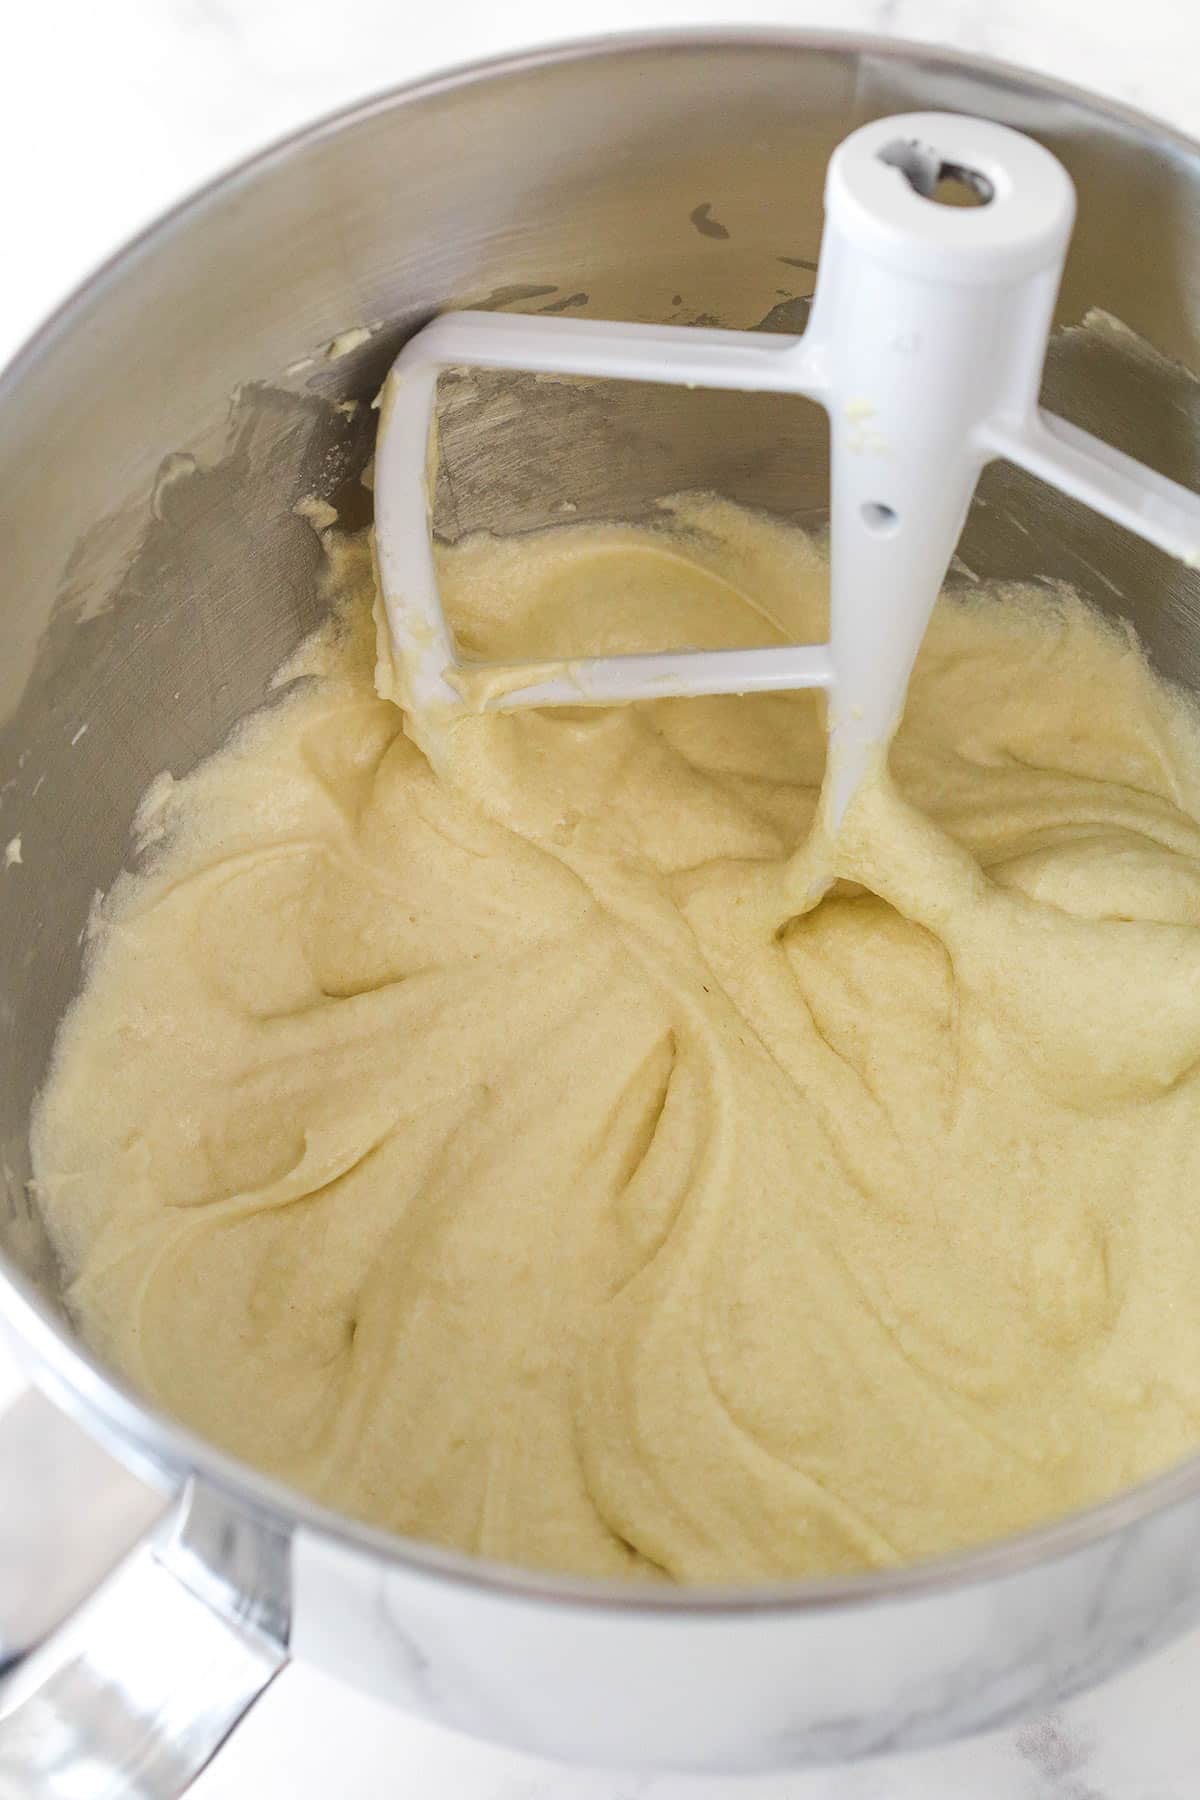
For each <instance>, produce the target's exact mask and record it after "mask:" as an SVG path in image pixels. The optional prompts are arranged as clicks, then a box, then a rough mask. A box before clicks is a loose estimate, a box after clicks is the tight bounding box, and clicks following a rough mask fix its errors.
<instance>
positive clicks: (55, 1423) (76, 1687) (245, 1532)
mask: <svg viewBox="0 0 1200 1800" xmlns="http://www.w3.org/2000/svg"><path fill="white" fill-rule="evenodd" d="M114 1564H115V1566H114ZM97 1583H98V1585H97ZM290 1609H291V1605H290V1543H289V1536H288V1533H287V1532H285V1531H283V1530H281V1529H280V1527H279V1526H278V1525H277V1524H275V1523H273V1522H271V1521H268V1520H266V1519H261V1518H256V1517H254V1516H252V1515H251V1514H249V1513H246V1512H244V1511H242V1510H241V1509H240V1508H237V1507H235V1506H233V1505H232V1504H231V1503H230V1502H229V1501H227V1500H225V1499H224V1498H223V1497H222V1496H221V1495H219V1494H218V1493H216V1492H215V1491H214V1490H213V1489H211V1488H209V1487H207V1486H205V1485H203V1484H201V1483H199V1482H197V1481H196V1480H194V1479H192V1480H189V1481H187V1482H186V1483H185V1484H184V1485H183V1487H182V1488H181V1489H179V1490H178V1491H177V1492H176V1493H175V1495H174V1496H173V1497H172V1498H169V1499H168V1498H164V1496H163V1495H162V1494H159V1493H156V1492H155V1491H154V1490H153V1489H152V1488H149V1487H147V1486H146V1484H145V1483H144V1482H142V1481H140V1480H139V1479H138V1478H137V1477H136V1476H135V1475H132V1474H130V1473H129V1472H128V1471H127V1470H126V1469H124V1468H123V1467H122V1466H121V1465H120V1464H119V1463H117V1462H115V1461H114V1460H113V1459H112V1458H111V1457H109V1456H108V1455H107V1454H106V1453H105V1452H104V1451H103V1450H101V1449H100V1448H99V1447H98V1446H97V1445H96V1444H95V1443H94V1442H93V1441H92V1440H91V1439H90V1438H89V1437H87V1436H86V1435H85V1434H84V1433H83V1432H82V1431H81V1430H80V1429H79V1428H78V1427H77V1426H75V1425H73V1424H72V1423H71V1422H70V1420H68V1419H67V1418H66V1417H65V1416H64V1415H63V1414H62V1413H60V1412H59V1411H58V1410H57V1409H56V1408H55V1407H54V1406H52V1405H51V1403H50V1402H49V1401H48V1400H46V1399H45V1398H43V1396H41V1395H40V1394H37V1393H32V1392H31V1393H28V1394H25V1395H24V1396H22V1398H21V1399H20V1400H18V1401H17V1403H16V1404H15V1405H14V1406H13V1407H11V1408H10V1409H9V1410H8V1411H7V1412H6V1413H4V1414H2V1415H0V1800H28V1797H29V1796H30V1795H33V1794H36V1795H38V1796H39V1800H59V1797H60V1796H61V1797H62V1800H66V1797H67V1796H70V1797H71V1800H118V1796H119V1797H120V1800H173V1797H174V1796H175V1795H178V1794H182V1793H184V1792H185V1790H186V1789H187V1788H188V1787H189V1786H190V1785H191V1783H192V1781H193V1779H194V1778H195V1777H196V1776H197V1775H198V1774H199V1773H200V1771H201V1769H203V1768H204V1766H205V1764H206V1763H207V1762H208V1761H209V1759H210V1758H211V1756H212V1755H213V1753H214V1752H215V1751H216V1750H217V1749H219V1747H220V1745H221V1744H222V1743H223V1742H224V1740H225V1738H226V1737H227V1736H228V1735H229V1733H230V1732H231V1731H232V1730H233V1728H234V1726H235V1725H236V1724H237V1723H238V1721H239V1720H240V1719H241V1718H242V1717H243V1715H244V1714H245V1713H246V1712H247V1711H248V1710H249V1708H250V1707H251V1706H252V1705H253V1704H254V1702H255V1700H257V1699H258V1697H259V1695H260V1694H261V1693H262V1692H263V1691H264V1689H265V1688H266V1687H267V1686H268V1685H269V1684H270V1682H271V1681H272V1680H273V1679H274V1677H275V1676H276V1675H277V1674H278V1673H279V1670H280V1669H281V1668H282V1667H283V1666H284V1664H285V1663H286V1662H287V1660H288V1648H287V1645H288V1632H289V1615H290ZM60 1621H61V1622H60Z"/></svg>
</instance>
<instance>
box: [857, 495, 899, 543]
mask: <svg viewBox="0 0 1200 1800" xmlns="http://www.w3.org/2000/svg"><path fill="white" fill-rule="evenodd" d="M862 521H863V524H864V525H865V526H866V527H867V529H868V530H869V531H875V532H878V533H879V534H880V536H883V535H884V534H885V533H887V532H889V531H895V529H896V527H897V525H899V523H900V514H899V513H898V512H897V511H896V509H895V507H894V506H888V505H886V504H885V502H884V501H882V500H866V501H864V502H863V508H862Z"/></svg>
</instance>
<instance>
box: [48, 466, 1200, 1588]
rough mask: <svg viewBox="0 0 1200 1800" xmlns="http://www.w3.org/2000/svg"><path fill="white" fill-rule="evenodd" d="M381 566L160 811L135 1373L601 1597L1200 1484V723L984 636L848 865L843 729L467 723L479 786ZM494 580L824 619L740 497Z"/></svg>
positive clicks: (72, 1062) (593, 535) (118, 1005)
mask: <svg viewBox="0 0 1200 1800" xmlns="http://www.w3.org/2000/svg"><path fill="white" fill-rule="evenodd" d="M331 551H332V552H333V557H334V560H333V579H334V580H335V582H336V584H337V586H338V589H339V592H340V594H341V603H340V613H339V617H340V620H341V623H340V625H338V627H337V628H335V629H330V630H329V631H327V632H326V633H325V634H324V635H322V636H320V637H318V638H317V639H316V640H315V641H314V642H312V643H311V644H310V645H308V646H307V647H306V648H305V650H304V651H303V652H302V653H301V654H300V656H299V657H298V659H297V660H296V662H295V664H294V665H293V666H292V667H291V668H290V669H289V670H288V671H287V674H288V676H290V677H293V678H297V679H296V685H295V686H294V688H292V689H291V690H290V691H289V693H288V696H287V697H286V698H285V699H284V700H283V701H282V702H281V703H280V704H279V705H277V706H276V707H275V708H274V709H272V710H271V711H270V712H268V713H267V714H265V715H263V716H261V717H259V718H257V719H255V720H252V721H251V722H250V723H249V725H248V726H246V727H245V728H244V729H243V731H242V733H241V734H240V736H239V737H238V739H237V740H236V741H235V743H234V744H233V745H232V746H231V747H230V748H229V749H228V750H226V751H225V752H224V753H223V754H222V755H221V756H220V757H218V758H217V759H216V760H214V761H213V762H211V763H210V764H208V765H207V766H206V767H203V768H201V769H200V770H199V771H197V772H196V773H195V774H193V775H191V776H190V777H188V779H187V780H185V781H181V782H178V783H175V784H172V783H170V781H169V780H162V781H160V782H159V783H158V784H156V786H155V788H154V789H153V790H152V791H151V794H150V795H149V796H148V797H147V801H146V803H145V805H144V807H143V811H142V817H141V820H140V830H141V835H142V839H143V842H144V843H145V844H148V845H150V846H151V847H152V848H151V854H150V863H149V868H148V871H146V872H143V873H142V874H140V875H139V876H138V877H136V878H133V879H126V880H124V881H123V882H122V883H121V884H120V885H119V886H118V887H117V889H116V890H115V891H114V893H113V894H112V895H111V896H110V897H109V899H108V900H107V902H106V903H105V905H104V906H103V908H102V910H101V913H100V916H99V920H98V925H97V930H96V934H95V937H94V941H93V944H92V954H91V963H90V970H89V974H88V979H87V983H86V986H85V989H84V991H83V994H82V996H81V998H80V1000H79V1001H78V1003H77V1004H76V1006H75V1008H74V1010H73V1012H72V1013H71V1014H70V1016H69V1017H68V1019H67V1020H66V1022H65V1024H64V1026H63V1028H62V1032H61V1035H60V1040H59V1048H58V1057H57V1063H56V1067H55V1070H54V1073H53V1075H52V1078H51V1080H50V1082H49V1085H48V1087H47V1089H46V1092H45V1094H44V1096H43V1100H42V1103H41V1106H40V1111H39V1116H38V1118H37V1121H36V1141H35V1153H36V1171H37V1179H38V1183H39V1186H40V1191H41V1196H42V1200H43V1203H44V1207H45V1211H46V1214H47V1217H48V1219H49V1222H50V1225H51V1227H52V1230H53V1233H54V1235H55V1238H56V1240H57V1243H58V1244H59V1246H60V1248H61V1251H62V1254H63V1257H64V1259H65V1263H66V1266H67V1270H68V1273H69V1275H70V1277H71V1280H72V1286H71V1289H70V1296H71V1304H72V1306H73V1307H74V1309H75V1312H76V1314H77V1316H78V1318H79V1321H80V1323H81V1325H82V1327H83V1329H84V1331H85V1332H86V1334H87V1336H88V1338H89V1339H90V1340H91V1341H92V1342H93V1343H94V1344H95V1345H96V1346H98V1348H99V1349H100V1350H101V1351H102V1352H104V1353H105V1354H106V1355H108V1356H109V1357H111V1358H112V1359H113V1361H115V1363H116V1364H117V1365H118V1366H119V1367H120V1368H121V1369H123V1370H125V1371H126V1372H127V1373H128V1375H129V1376H130V1377H131V1378H132V1379H133V1380H134V1381H135V1382H136V1383H137V1384H138V1385H139V1386H140V1387H141V1388H143V1389H145V1390H146V1391H147V1392H149V1393H150V1394H152V1395H153V1396H154V1397H155V1398H156V1399H157V1400H159V1401H160V1402H161V1403H162V1404H163V1405H164V1406H165V1407H167V1408H169V1409H170V1410H171V1411H172V1412H175V1413H177V1414H179V1415H180V1416H181V1417H182V1418H184V1419H186V1420H187V1421H188V1422H189V1423H190V1424H192V1425H193V1426H195V1427H197V1428H198V1429H199V1430H200V1431H202V1432H204V1433H205V1434H207V1435H208V1436H209V1437H211V1438H213V1439H215V1440H217V1441H218V1442H219V1443H221V1444H223V1445H225V1446H227V1447H228V1448H229V1449H231V1450H233V1451H235V1452H236V1453H238V1454H239V1455H241V1456H243V1457H245V1458H246V1459H248V1460H249V1461H251V1462H253V1463H257V1464H260V1465H262V1466H263V1467H265V1468H267V1469H269V1470H271V1471H272V1472H274V1473H275V1474H276V1475H279V1476H283V1477H286V1478H287V1479H289V1480H291V1481H294V1482H296V1483H298V1484H299V1485H301V1486H302V1487H304V1488H307V1489H309V1490H310V1491H311V1492H313V1493H314V1494H316V1495H318V1496H319V1497H321V1498H322V1499H323V1500H325V1501H327V1502H329V1503H331V1504H332V1505H335V1506H338V1507H341V1508H344V1509H346V1510H348V1511H349V1512H351V1513H354V1514H357V1515H361V1516H363V1517H365V1518H369V1519H372V1520H375V1521H377V1522H379V1523H381V1524H385V1525H389V1526H393V1527H395V1528H397V1529H398V1530H401V1531H404V1532H408V1533H412V1534H414V1535H416V1536H419V1537H424V1538H431V1539H434V1540H436V1541H438V1542H440V1543H444V1544H453V1545H458V1546H461V1547H463V1548H466V1549H469V1550H473V1551H480V1552H483V1553H485V1554H487V1555H489V1556H494V1557H501V1558H506V1559H510V1560H512V1561H515V1562H519V1563H525V1564H532V1565H538V1566H543V1567H549V1568H553V1569H571V1570H578V1571H584V1572H588V1573H594V1574H607V1575H616V1576H621V1575H624V1576H646V1575H648V1574H653V1573H656V1572H661V1573H663V1574H665V1575H668V1576H671V1577H674V1578H677V1579H680V1580H685V1581H708V1580H728V1579H738V1580H740V1579H750V1580H757V1579H761V1578H767V1577H773V1576H781V1575H794V1574H801V1573H807V1572H812V1571H830V1570H842V1569H853V1568H859V1567H862V1566H864V1565H873V1566H881V1565H888V1564H893V1563H898V1562H903V1561H905V1560H907V1559H910V1558H913V1557H919V1556H923V1555H926V1554H928V1553H931V1552H935V1551H939V1550H945V1549H948V1548H951V1547H954V1546H961V1545H966V1544H970V1543H975V1542H978V1541H979V1540H981V1539H986V1538H990V1537H994V1536H996V1535H998V1534H1002V1533H1006V1532H1010V1531H1013V1530H1015V1529H1017V1528H1018V1527H1021V1526H1024V1525H1026V1524H1029V1523H1030V1522H1032V1521H1039V1520H1042V1519H1044V1518H1046V1517H1047V1516H1050V1515H1053V1514H1057V1513H1061V1512H1062V1511H1064V1510H1065V1509H1068V1508H1071V1507H1074V1506H1078V1505H1080V1504H1082V1503H1085V1502H1088V1501H1092V1500H1095V1499H1097V1498H1099V1497H1101V1496H1103V1495H1106V1494H1108V1493H1110V1492H1111V1491H1112V1490H1114V1489H1116V1488H1118V1487H1120V1486H1121V1485H1123V1484H1125V1483H1128V1482H1131V1481H1135V1480H1136V1479H1138V1478H1139V1477H1140V1476H1143V1475H1146V1474H1148V1473H1150V1472H1152V1471H1155V1470H1158V1469H1160V1468H1162V1467H1163V1466H1164V1465H1166V1464H1168V1463H1170V1462H1171V1461H1172V1459H1174V1458H1177V1457H1179V1456H1180V1455H1182V1454H1183V1453H1185V1452H1186V1451H1188V1450H1191V1449H1192V1448H1193V1447H1194V1446H1195V1445H1196V1443H1197V1441H1200V1299H1198V1298H1197V1296H1198V1295H1200V1228H1198V1226H1197V1207H1198V1205H1200V1076H1198V1074H1197V1058H1198V1057H1200V824H1198V822H1197V821H1198V820H1200V721H1198V719H1197V717H1196V716H1195V715H1194V714H1193V713H1192V712H1191V711H1190V710H1189V709H1188V708H1187V707H1186V706H1185V705H1184V703H1183V702H1182V701H1181V700H1179V699H1177V698H1176V697H1173V696H1172V695H1171V694H1170V693H1169V692H1168V691H1167V690H1166V689H1164V688H1163V687H1162V686H1160V685H1158V684H1157V683H1156V681H1155V680H1154V679H1153V677H1152V676H1151V674H1150V673H1149V672H1148V670H1147V668H1146V666H1145V664H1144V663H1143V661H1142V660H1141V658H1140V656H1139V654H1138V652H1137V651H1136V649H1135V648H1134V646H1133V645H1132V644H1131V643H1130V642H1129V641H1127V640H1126V639H1125V638H1124V637H1122V636H1120V635H1119V634H1117V633H1115V632H1113V631H1111V630H1109V629H1107V628H1105V627H1103V626H1102V625H1101V624H1100V623H1099V622H1098V621H1097V620H1096V619H1094V618H1093V617H1092V616H1091V615H1090V614H1089V613H1088V612H1087V611H1086V610H1085V609H1084V607H1083V606H1082V605H1081V604H1080V603H1079V602H1077V601H1076V600H1074V599H1072V598H1071V597H1070V596H1069V595H1066V594H1059V595H1057V596H1055V595H1052V594H1048V593H1046V592H1044V591H1038V592H1036V593H1023V592H1012V593H1007V594H1003V595H1001V594H995V593H980V594H979V595H978V597H977V598H976V599H974V600H973V601H971V602H969V603H966V602H949V601H943V602H942V604H941V605H940V606H939V609H938V611H937V613H936V615H935V618H934V621H933V625H932V627H931V630H930V633H929V637H928V639H927V642H926V644H925V647H924V650H923V652H922V655H921V659H920V662H919V664H918V667H917V671H916V675H915V677H914V681H913V686H912V693H911V698H910V703H909V707H908V711H907V715H906V718H905V721H904V724H903V726H902V728H901V731H900V734H899V737H898V739H897V741H896V744H895V747H894V750H893V754H892V759H891V770H892V778H891V779H889V778H887V777H885V776H881V777H880V778H879V779H878V780H877V781H876V782H874V783H873V784H871V785H870V786H869V787H868V788H867V789H866V790H864V791H863V793H862V794H861V795H860V797H859V799H858V801H857V802H856V804H855V806H854V808H853V809H852V811H851V813H850V815H849V818H848V822H847V826H846V828H845V831H844V833H843V834H842V836H841V839H840V841H839V842H838V843H837V844H836V845H833V846H829V845H826V844H823V843H821V842H820V841H819V835H815V836H812V837H810V836H809V833H810V827H811V826H812V822H813V819H814V815H815V807H816V796H817V790H818V785H819V780H820V774H821V767H822V758H823V752H824V736H823V726H822V717H821V711H820V703H819V702H818V701H817V700H816V699H814V698H813V697H812V696H807V695H792V696H764V697H759V698H749V699H712V700H688V701H665V702H661V703H656V704H653V705H643V706H639V707H635V708H628V709H610V710H603V711H599V710H591V711H588V710H572V711H565V712H564V711H556V712H551V711H546V712H544V713H541V714H536V715H512V716H508V717H500V716H490V717H487V718H468V719H465V720H463V721H462V722H461V723H460V724H459V725H458V726H457V727H456V728H455V729H454V731H453V732H452V734H451V737H450V742H449V750H448V759H449V760H448V767H447V771H446V774H445V776H444V777H442V778H435V777H434V776H433V775H432V773H431V771H430V769H429V767H428V765H427V764H426V762H425V760H424V757H423V756H422V754H421V752H420V751H419V750H418V749H417V748H416V746H415V745H414V743H413V742H412V741H411V739H410V737H409V736H407V735H406V733H405V730H404V721H403V719H402V716H401V714H400V712H399V711H398V710H397V708H396V707H395V706H393V705H391V704H389V703H388V702H387V701H385V700H383V699H380V698H379V697H378V696H377V694H376V692H375V689H374V685H373V680H374V666H373V665H374V654H375V646H374V638H373V633H372V628H371V622H370V616H369V608H370V601H371V581H370V563H369V552H368V549H367V547H366V546H365V544H363V543H361V542H358V543H354V542H351V543H348V544H343V545H342V546H341V547H340V548H339V547H338V546H337V545H336V544H331ZM442 582H443V591H444V594H445V597H446V600H447V607H448V611H449V612H450V614H451V616H452V618H453V619H454V621H455V623H456V625H457V627H458V630H459V634H460V636H461V638H462V639H463V641H464V642H465V643H466V645H467V646H468V647H469V648H471V649H473V650H475V651H477V652H480V653H488V654H492V655H509V654H517V653H521V654H533V655H538V656H544V657H548V658H553V657H556V656H563V655H570V654H579V653H581V652H586V651H589V650H597V649H613V648H640V647H660V646H661V645H662V644H664V643H670V642H674V643H678V642H688V643H693V644H710V643H715V644H719V643H739V642H740V643H753V642H762V641H772V640H774V639H775V638H776V637H778V636H781V635H783V636H789V635H793V634H794V635H796V636H804V637H819V636H821V635H823V630H824V618H823V607H824V600H823V593H824V579H823V571H822V566H821V561H820V557H819V556H818V555H817V553H816V552H815V551H814V550H813V548H812V547H811V546H810V545H809V544H808V542H807V541H806V540H805V539H804V538H802V537H801V536H799V535H798V534H795V533H792V532H790V531H788V530H785V529H784V528H783V527H781V526H778V525H775V524H771V523H769V522H767V521H765V520H762V519H756V518H752V517H750V516H749V515H746V514H743V513H739V512H737V511H736V510H734V509H733V508H731V507H728V506H725V505H722V504H720V503H711V502H710V503H705V502H698V501H692V500H689V501H682V502H676V503H675V511H674V514H673V515H672V514H669V513H664V517H663V525H662V527H661V528H660V529H654V528H649V527H647V528H638V529H634V528H632V527H630V528H625V527H612V528H608V529H597V528H590V529H582V528H581V529H572V530H564V531H561V532H555V533H550V534H547V535H545V536H544V537H540V538H530V539H524V540H521V541H513V542H507V543H505V542H495V541H491V540H488V541H476V542H472V543H468V544H466V545H464V546H461V547H459V548H458V549H456V550H454V551H453V552H450V553H448V554H446V555H445V556H444V558H443V564H442ZM384 673H385V675H386V669H385V671H384ZM301 678H303V679H301ZM893 782H894V785H893ZM826 858H829V859H831V861H832V867H833V868H834V870H835V872H836V873H837V874H838V875H839V876H840V877H841V880H840V881H839V884H838V886H837V887H836V888H835V889H834V891H833V893H832V894H831V895H830V896H829V897H828V898H826V899H825V900H824V901H822V902H821V904H819V905H818V906H816V907H815V908H809V897H810V896H811V894H812V893H813V892H814V889H815V887H816V886H817V885H819V879H820V875H821V872H822V870H823V869H824V868H825V867H826V866H828V865H827V863H826V861H825V860H824V859H826Z"/></svg>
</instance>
